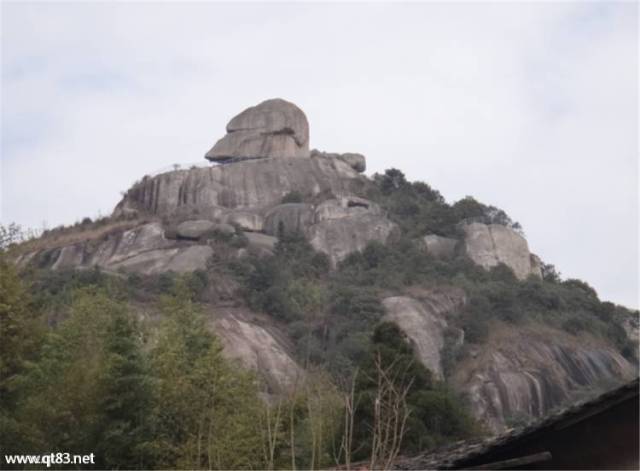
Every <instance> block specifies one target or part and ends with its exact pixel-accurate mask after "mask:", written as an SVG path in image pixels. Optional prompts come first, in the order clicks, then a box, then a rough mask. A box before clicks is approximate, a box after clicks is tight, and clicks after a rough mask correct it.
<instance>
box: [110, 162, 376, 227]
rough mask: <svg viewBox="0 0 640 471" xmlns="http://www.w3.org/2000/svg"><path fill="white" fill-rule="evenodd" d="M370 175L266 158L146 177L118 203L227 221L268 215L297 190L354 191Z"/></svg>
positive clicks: (119, 210) (338, 165) (120, 212)
mask: <svg viewBox="0 0 640 471" xmlns="http://www.w3.org/2000/svg"><path fill="white" fill-rule="evenodd" d="M363 178H364V177H361V176H360V175H358V173H357V172H356V171H355V170H353V169H352V168H351V167H349V166H348V165H347V164H345V163H344V162H342V161H341V160H339V159H333V158H310V159H280V158H271V159H260V160H250V161H244V162H236V163H233V164H227V165H218V166H214V167H209V168H192V169H189V170H176V171H171V172H166V173H162V174H160V175H156V176H154V177H146V178H143V179H142V181H140V182H138V183H137V184H135V185H134V186H133V187H132V188H131V189H130V190H129V191H128V192H127V193H126V195H125V196H124V198H123V199H122V201H120V203H118V205H117V206H116V209H115V210H114V216H115V217H119V216H125V215H127V214H138V215H154V216H160V217H180V218H183V219H196V218H197V219H209V220H212V221H215V220H223V219H224V218H225V217H227V216H228V215H229V214H231V213H233V212H237V211H242V210H247V211H251V212H254V213H257V214H264V213H265V212H266V211H268V210H269V209H271V208H273V207H274V206H277V205H278V204H280V202H281V201H282V198H283V196H285V195H286V194H288V193H291V192H298V193H301V194H309V195H311V196H314V195H319V194H321V193H326V194H334V195H349V194H354V193H355V192H356V191H357V190H358V189H359V188H361V187H362V186H363V185H364V181H363V180H362V179H363Z"/></svg>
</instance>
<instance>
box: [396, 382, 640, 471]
mask: <svg viewBox="0 0 640 471" xmlns="http://www.w3.org/2000/svg"><path fill="white" fill-rule="evenodd" d="M638 387H639V383H638V379H637V378H636V379H635V380H633V381H631V382H629V383H626V384H624V385H623V386H620V387H619V388H616V389H612V390H611V391H608V392H606V393H604V394H601V395H600V396H598V397H596V398H594V399H590V400H587V401H583V402H579V403H576V404H573V405H571V406H569V407H567V408H565V409H562V410H560V411H558V412H556V413H555V414H551V415H549V416H547V417H545V418H543V419H541V420H540V421H538V422H534V423H532V424H530V425H527V426H525V427H520V428H516V429H511V430H508V431H507V432H505V433H503V434H500V435H498V436H495V437H491V438H486V439H477V440H466V441H459V442H455V443H452V444H450V445H448V446H446V447H443V448H440V449H437V450H435V451H433V452H430V453H426V454H423V455H419V456H416V457H412V458H399V459H398V460H397V462H396V466H395V469H406V470H415V469H454V468H456V467H457V466H458V463H462V462H466V461H468V460H470V459H473V458H476V457H479V456H481V455H484V454H486V453H490V452H492V451H495V450H497V449H498V448H500V447H503V446H505V445H511V444H513V443H514V442H516V441H520V440H524V439H526V438H528V437H531V436H532V435H534V434H539V433H544V431H545V430H547V429H549V428H551V427H557V426H558V425H564V424H567V425H568V424H570V423H572V422H574V421H575V422H580V421H581V420H583V419H584V418H586V417H589V416H591V415H595V414H597V413H599V412H601V411H604V410H607V409H609V408H610V407H613V406H614V405H616V404H618V403H620V402H623V401H625V400H627V399H629V398H631V397H633V396H638Z"/></svg>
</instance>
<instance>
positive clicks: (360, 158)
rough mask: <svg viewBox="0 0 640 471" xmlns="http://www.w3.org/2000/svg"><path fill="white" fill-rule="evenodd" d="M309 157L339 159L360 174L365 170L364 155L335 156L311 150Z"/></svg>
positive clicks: (347, 154) (352, 153) (346, 154)
mask: <svg viewBox="0 0 640 471" xmlns="http://www.w3.org/2000/svg"><path fill="white" fill-rule="evenodd" d="M311 157H328V158H333V159H340V160H342V161H343V162H344V163H346V164H347V165H348V166H349V167H351V168H352V169H354V170H355V171H356V172H360V173H362V172H364V171H365V170H366V169H367V160H366V158H365V157H364V155H362V154H356V153H354V152H347V153H345V154H337V153H330V152H320V151H319V150H316V149H313V150H312V151H311Z"/></svg>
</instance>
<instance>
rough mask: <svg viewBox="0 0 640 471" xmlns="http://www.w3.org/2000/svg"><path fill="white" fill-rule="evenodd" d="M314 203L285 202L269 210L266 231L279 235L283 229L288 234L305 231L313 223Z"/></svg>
mask: <svg viewBox="0 0 640 471" xmlns="http://www.w3.org/2000/svg"><path fill="white" fill-rule="evenodd" d="M313 214H314V211H313V205H311V204H306V203H285V204H280V205H278V206H275V207H274V208H273V209H271V210H269V211H268V212H267V215H266V218H265V223H264V231H265V232H266V233H267V234H269V235H272V236H277V235H278V234H279V232H280V231H281V230H282V231H284V233H286V234H292V233H295V232H301V233H304V232H305V231H306V230H307V228H308V227H309V226H310V225H311V224H313Z"/></svg>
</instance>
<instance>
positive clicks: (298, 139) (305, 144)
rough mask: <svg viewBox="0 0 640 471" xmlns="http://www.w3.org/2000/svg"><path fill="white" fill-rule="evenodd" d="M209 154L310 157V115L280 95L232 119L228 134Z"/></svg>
mask: <svg viewBox="0 0 640 471" xmlns="http://www.w3.org/2000/svg"><path fill="white" fill-rule="evenodd" d="M205 157H206V158H207V159H209V160H212V161H228V160H234V159H246V158H266V157H302V158H304V157H309V123H308V121H307V117H306V116H305V114H304V112H303V111H302V110H301V109H300V108H298V107H297V106H296V105H294V104H293V103H290V102H288V101H285V100H282V99H280V98H276V99H272V100H267V101H263V102H262V103H260V104H259V105H256V106H252V107H251V108H248V109H246V110H244V111H243V112H242V113H240V114H239V115H237V116H236V117H234V118H233V119H232V120H231V121H229V124H227V134H226V135H225V136H224V137H223V138H222V139H220V140H219V141H218V142H216V144H215V145H214V146H213V147H212V148H211V150H210V151H209V152H207V154H206V155H205Z"/></svg>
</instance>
